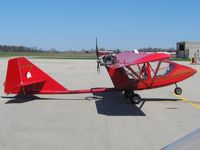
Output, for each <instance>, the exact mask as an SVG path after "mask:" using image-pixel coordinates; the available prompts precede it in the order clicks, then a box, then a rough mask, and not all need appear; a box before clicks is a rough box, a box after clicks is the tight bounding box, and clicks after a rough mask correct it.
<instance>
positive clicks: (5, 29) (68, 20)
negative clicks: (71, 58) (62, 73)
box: [0, 0, 200, 50]
mask: <svg viewBox="0 0 200 150" xmlns="http://www.w3.org/2000/svg"><path fill="white" fill-rule="evenodd" d="M0 2H1V7H0V19H1V23H0V45H23V46H28V47H38V48H42V49H51V48H55V49H58V50H71V49H72V50H81V49H91V48H95V37H96V36H97V37H98V41H99V47H103V48H106V49H118V48H119V49H126V50H131V49H134V48H143V47H161V48H170V47H175V43H176V42H177V41H183V40H189V41H200V1H199V0H123V1H122V0H29V1H28V0H0Z"/></svg>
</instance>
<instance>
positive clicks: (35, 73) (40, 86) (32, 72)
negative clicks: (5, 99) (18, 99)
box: [4, 57, 69, 94]
mask: <svg viewBox="0 0 200 150" xmlns="http://www.w3.org/2000/svg"><path fill="white" fill-rule="evenodd" d="M4 92H5V93H6V94H65V93H68V92H69V91H68V90H67V89H66V88H65V87H63V86H62V85H61V84H59V83H58V82H57V81H55V80H54V79H53V78H52V77H50V76H49V75H48V74H46V73H45V72H43V71H42V70H41V69H40V68H38V67H37V66H35V65H34V64H33V63H31V62H30V61H29V60H27V59H26V58H24V57H19V58H13V59H10V60H9V61H8V68H7V75H6V81H5V88H4Z"/></svg>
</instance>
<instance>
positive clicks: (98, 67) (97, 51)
mask: <svg viewBox="0 0 200 150" xmlns="http://www.w3.org/2000/svg"><path fill="white" fill-rule="evenodd" d="M96 57H97V73H100V66H99V49H98V43H97V37H96Z"/></svg>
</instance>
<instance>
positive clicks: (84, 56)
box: [0, 52, 96, 59]
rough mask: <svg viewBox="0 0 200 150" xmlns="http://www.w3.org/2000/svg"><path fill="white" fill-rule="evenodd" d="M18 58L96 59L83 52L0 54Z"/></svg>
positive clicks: (91, 54) (0, 54)
mask: <svg viewBox="0 0 200 150" xmlns="http://www.w3.org/2000/svg"><path fill="white" fill-rule="evenodd" d="M20 56H25V57H32V58H38V59H39V58H40V59H96V56H95V53H84V52H68V53H64V52H0V57H20Z"/></svg>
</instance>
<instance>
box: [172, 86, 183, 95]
mask: <svg viewBox="0 0 200 150" xmlns="http://www.w3.org/2000/svg"><path fill="white" fill-rule="evenodd" d="M174 93H175V94H176V95H181V94H182V89H181V88H180V87H176V88H175V89H174Z"/></svg>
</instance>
